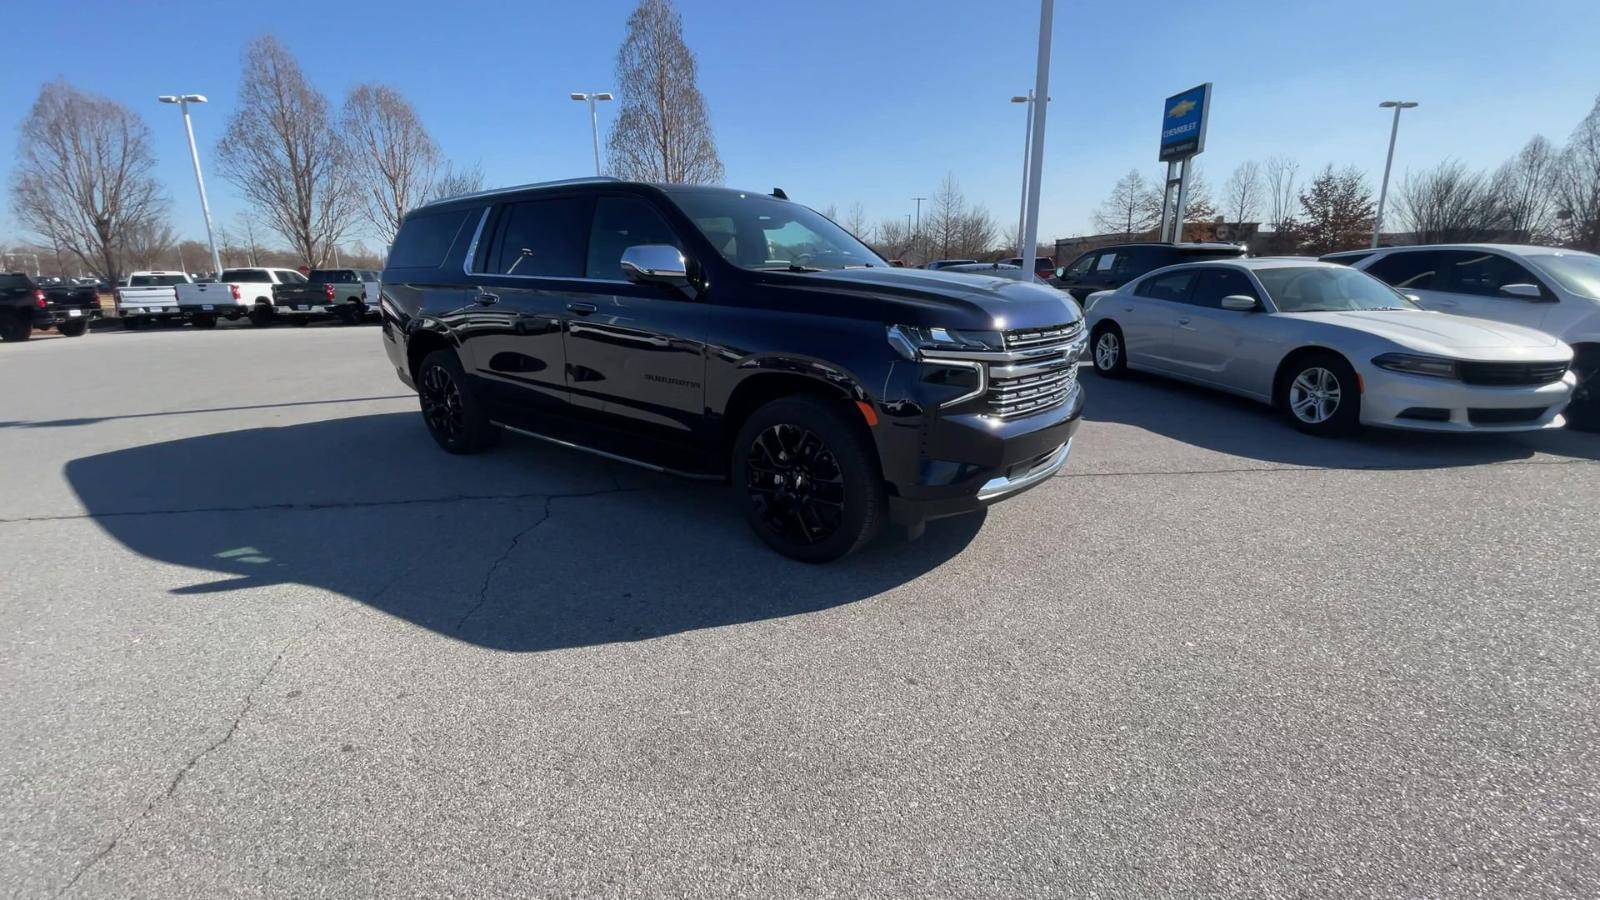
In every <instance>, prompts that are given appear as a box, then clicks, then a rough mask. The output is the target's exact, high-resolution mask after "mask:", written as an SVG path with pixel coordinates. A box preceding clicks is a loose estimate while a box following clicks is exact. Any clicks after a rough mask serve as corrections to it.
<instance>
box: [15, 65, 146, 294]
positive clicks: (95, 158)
mask: <svg viewBox="0 0 1600 900" xmlns="http://www.w3.org/2000/svg"><path fill="white" fill-rule="evenodd" d="M154 168H155V158H154V157H153V156H152V155H151V153H150V130H149V128H147V127H146V126H145V124H144V119H142V118H141V117H140V116H139V115H138V114H137V113H135V112H133V111H132V110H130V109H128V108H127V107H125V106H123V105H122V104H120V103H116V102H114V101H112V100H108V99H106V98H104V97H97V96H94V95H92V94H85V93H83V92H81V91H79V90H78V89H77V88H74V87H73V86H72V85H70V84H67V83H66V82H65V81H62V80H57V81H52V82H50V83H48V84H46V85H45V86H44V87H43V88H41V89H40V91H39V97H38V99H37V100H35V101H34V104H33V108H32V109H31V110H29V112H28V116H27V118H25V119H23V121H22V134H21V138H20V139H19V140H18V142H17V168H16V171H15V173H14V174H13V175H12V180H11V208H12V211H13V213H14V214H15V215H16V217H17V219H19V220H20V221H22V222H25V223H27V225H28V227H30V228H32V229H33V230H34V231H36V232H38V233H39V234H40V235H41V236H43V237H44V238H45V239H46V240H47V241H49V242H50V243H51V244H53V245H54V246H56V247H59V248H61V249H64V250H66V251H67V252H69V253H71V254H72V255H73V256H76V257H77V258H78V259H79V260H81V261H82V262H83V264H84V265H85V266H86V267H88V269H89V271H91V272H94V273H95V274H96V275H98V276H100V277H101V278H104V279H105V280H106V281H108V282H111V283H112V284H115V283H117V282H118V281H120V280H121V279H122V275H123V272H124V269H125V266H126V260H125V259H124V258H123V250H124V247H123V236H124V234H125V233H126V232H127V231H128V230H129V229H130V228H135V227H139V226H142V225H144V224H146V223H148V222H150V221H152V220H153V219H155V218H157V217H159V216H162V215H164V214H165V212H166V206H167V201H166V198H165V196H164V195H163V194H162V192H161V187H160V185H159V184H157V183H156V180H155V177H154V175H153V174H152V173H153V170H154Z"/></svg>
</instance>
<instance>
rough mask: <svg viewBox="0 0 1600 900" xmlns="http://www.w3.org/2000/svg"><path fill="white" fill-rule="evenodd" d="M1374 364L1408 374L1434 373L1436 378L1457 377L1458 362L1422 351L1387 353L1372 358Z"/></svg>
mask: <svg viewBox="0 0 1600 900" xmlns="http://www.w3.org/2000/svg"><path fill="white" fill-rule="evenodd" d="M1372 364H1373V365H1375V366H1377V367H1378V368H1380V369H1388V370H1389V371H1391V372H1404V373H1406V374H1407V375H1432V376H1434V377H1435V378H1455V377H1457V375H1456V362H1455V360H1453V359H1444V358H1443V357H1439V356H1423V355H1422V354H1420V353H1385V354H1383V355H1382V356H1376V357H1373V359H1372Z"/></svg>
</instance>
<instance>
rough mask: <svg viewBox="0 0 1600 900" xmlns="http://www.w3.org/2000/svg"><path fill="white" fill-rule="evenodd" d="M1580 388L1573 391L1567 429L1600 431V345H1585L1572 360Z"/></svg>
mask: <svg viewBox="0 0 1600 900" xmlns="http://www.w3.org/2000/svg"><path fill="white" fill-rule="evenodd" d="M1572 371H1573V373H1574V374H1576V375H1577V376H1578V386H1577V387H1575V388H1573V389H1572V402H1571V403H1569V404H1568V405H1567V410H1566V412H1565V415H1566V417H1567V427H1568V428H1571V429H1572V430H1574V431H1600V345H1596V344H1585V345H1583V346H1581V347H1579V348H1578V353H1577V355H1576V356H1575V357H1574V358H1573V360H1572Z"/></svg>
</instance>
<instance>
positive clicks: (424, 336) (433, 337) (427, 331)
mask: <svg viewBox="0 0 1600 900" xmlns="http://www.w3.org/2000/svg"><path fill="white" fill-rule="evenodd" d="M457 349H459V348H458V347H457V345H456V342H455V341H453V340H451V339H450V337H449V334H448V333H447V332H446V331H444V329H443V328H442V327H440V328H430V327H427V325H426V324H425V323H422V322H419V323H417V326H416V327H413V328H412V329H410V332H409V333H408V334H407V335H406V372H407V373H408V374H410V376H411V380H412V383H415V382H416V380H417V367H418V366H420V365H422V361H423V360H424V359H427V358H428V354H430V353H433V352H434V351H436V350H457Z"/></svg>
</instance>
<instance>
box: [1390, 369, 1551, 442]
mask: <svg viewBox="0 0 1600 900" xmlns="http://www.w3.org/2000/svg"><path fill="white" fill-rule="evenodd" d="M1361 378H1362V381H1363V382H1364V390H1363V391H1362V395H1361V423H1362V424H1363V425H1371V426H1374V427H1378V428H1401V429H1406V430H1408V431H1441V432H1492V431H1498V432H1513V431H1538V430H1540V429H1544V428H1560V427H1561V426H1562V425H1564V424H1566V421H1565V420H1564V419H1563V418H1562V417H1561V411H1562V410H1563V409H1565V408H1566V406H1567V403H1568V401H1570V400H1571V399H1572V389H1573V387H1574V386H1575V385H1576V384H1577V383H1578V380H1577V376H1576V375H1574V374H1573V373H1572V372H1568V373H1567V374H1566V375H1565V376H1564V377H1563V378H1562V379H1561V380H1560V381H1554V382H1551V383H1549V384H1539V385H1511V386H1499V385H1476V384H1464V383H1462V382H1460V381H1455V380H1452V379H1447V378H1433V377H1430V376H1426V375H1407V374H1403V373H1400V372H1391V371H1389V370H1388V369H1380V368H1378V367H1376V366H1367V367H1365V368H1364V369H1363V370H1362V371H1361Z"/></svg>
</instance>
